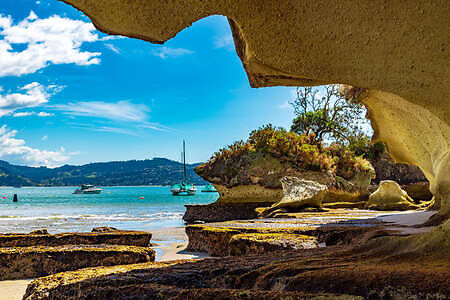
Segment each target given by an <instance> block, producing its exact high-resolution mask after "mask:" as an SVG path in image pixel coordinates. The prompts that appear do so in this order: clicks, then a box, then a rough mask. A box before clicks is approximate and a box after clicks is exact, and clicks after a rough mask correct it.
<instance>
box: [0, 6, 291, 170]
mask: <svg viewBox="0 0 450 300" xmlns="http://www.w3.org/2000/svg"><path fill="white" fill-rule="evenodd" d="M0 87H1V88H0V147H1V148H0V159H4V160H7V161H10V162H13V163H19V164H25V165H32V166H37V165H47V166H51V167H54V166H59V165H63V164H66V163H68V164H84V163H89V162H94V161H110V160H128V159H145V158H153V157H166V158H169V159H177V160H178V159H179V156H180V154H179V153H180V147H181V142H182V140H183V139H186V141H187V146H188V151H187V152H188V153H187V158H188V161H189V162H199V161H205V160H207V159H209V157H210V156H211V154H212V153H213V152H214V151H216V150H218V149H219V148H221V147H223V146H225V145H227V144H230V143H232V142H233V141H235V140H239V139H244V138H247V136H248V133H249V132H250V131H251V130H253V129H255V128H257V127H259V126H261V125H263V124H267V123H272V124H274V125H277V126H283V127H289V126H290V122H291V120H292V118H293V112H292V110H291V108H290V107H289V106H288V105H287V101H291V100H293V97H294V93H293V90H294V89H293V88H286V87H275V88H263V89H252V88H250V86H249V84H248V80H247V77H246V75H245V72H244V69H243V67H242V64H241V62H240V60H239V58H238V57H237V55H236V52H235V50H234V45H233V43H232V38H231V32H230V29H229V26H228V23H227V21H226V19H225V18H224V17H220V16H213V17H209V18H206V19H203V20H200V21H198V22H196V23H195V24H194V25H193V26H191V27H190V28H187V29H185V30H184V31H182V32H180V33H179V34H178V35H177V36H176V37H175V38H173V39H172V40H170V41H168V42H167V43H166V44H164V45H153V44H150V43H148V42H144V41H140V40H136V39H130V38H117V37H111V36H107V35H105V34H103V33H101V32H99V31H97V30H95V29H94V27H93V25H92V24H91V23H90V21H89V19H88V18H87V17H86V16H84V15H83V14H82V13H80V12H79V11H77V10H75V9H73V8H72V7H70V6H68V5H66V4H63V3H60V2H57V1H54V0H40V1H31V0H2V1H1V3H0Z"/></svg>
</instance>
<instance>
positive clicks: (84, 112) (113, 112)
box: [52, 101, 150, 122]
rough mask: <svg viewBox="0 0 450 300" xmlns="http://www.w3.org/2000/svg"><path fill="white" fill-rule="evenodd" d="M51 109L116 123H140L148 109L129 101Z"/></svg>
mask: <svg viewBox="0 0 450 300" xmlns="http://www.w3.org/2000/svg"><path fill="white" fill-rule="evenodd" d="M52 108H54V109H56V110H60V111H64V113H65V114H68V115H73V116H86V117H97V118H104V119H109V120H116V121H126V122H141V121H144V120H146V119H147V118H148V116H147V112H149V111H150V109H149V108H148V107H147V106H146V105H144V104H133V103H131V102H129V101H118V102H115V103H109V102H102V101H91V102H76V103H68V104H61V105H54V106H52Z"/></svg>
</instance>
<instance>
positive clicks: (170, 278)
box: [24, 215, 450, 300]
mask: <svg viewBox="0 0 450 300" xmlns="http://www.w3.org/2000/svg"><path fill="white" fill-rule="evenodd" d="M336 217H338V218H343V215H341V216H336ZM361 217H362V215H361ZM330 220H331V216H330V219H329V221H330ZM299 221H300V220H299ZM355 221H356V220H355ZM318 222H319V223H321V225H322V226H323V225H326V224H327V222H328V221H320V220H318ZM362 222H363V223H367V221H362ZM219 224H221V223H218V224H216V225H215V226H214V227H215V228H216V229H217V231H218V232H219V231H226V230H227V229H228V230H229V231H233V233H234V231H236V233H235V234H236V236H239V235H241V236H242V233H238V232H239V231H240V230H235V229H234V228H238V226H237V224H234V225H233V224H231V223H229V222H224V224H222V225H219ZM247 224H249V225H248V226H247V225H245V224H239V226H240V228H245V227H246V226H247V227H251V226H252V224H251V223H249V222H247ZM287 224H288V223H286V224H285V225H282V226H281V227H283V228H292V226H291V225H287ZM359 224H360V225H361V224H362V223H361V222H359ZM272 225H273V224H272ZM295 226H296V227H299V225H298V224H297V225H295ZM442 226H448V224H447V225H445V224H444V225H442ZM442 226H441V227H442ZM229 227H233V228H229ZM254 227H255V226H254ZM270 227H271V228H272V229H271V230H273V227H276V226H270ZM313 227H314V226H313ZM363 227H364V226H363ZM317 228H320V226H316V228H312V229H311V232H313V231H314V230H315V229H317ZM442 229H443V228H440V230H442ZM295 230H297V229H295ZM438 230H439V228H438ZM304 232H305V231H304ZM311 232H310V233H311ZM265 234H267V233H265ZM342 236H343V235H342V234H341V235H340V237H342ZM419 236H423V234H422V235H419ZM267 237H268V236H267ZM393 238H396V239H403V240H408V239H410V240H411V237H408V236H406V237H405V236H402V237H398V236H396V237H392V236H389V230H387V229H383V228H380V227H379V226H373V227H371V229H369V230H367V228H366V229H364V230H362V231H360V232H359V233H357V234H355V235H354V236H353V240H356V241H358V242H357V243H355V242H352V243H341V244H335V245H334V246H332V247H325V248H313V249H306V248H303V249H297V250H283V249H277V250H276V251H269V252H264V253H259V252H258V253H253V254H252V253H248V254H246V255H237V256H227V257H219V258H206V259H202V260H197V261H192V260H183V261H172V262H167V263H144V264H137V265H127V266H113V267H98V268H89V269H83V270H77V271H73V272H64V273H59V274H55V275H51V276H48V277H42V278H39V279H36V280H34V281H33V282H32V283H31V284H30V285H29V287H28V289H27V292H26V295H25V296H24V299H25V300H37V299H74V300H75V299H109V298H110V299H130V298H132V299H169V298H170V299H186V298H193V297H195V298H198V299H446V298H447V297H448V296H450V283H449V281H448V278H449V276H450V268H449V261H448V252H446V251H448V250H449V247H450V245H449V244H448V241H447V242H446V243H442V244H441V245H442V246H443V247H442V248H441V252H431V253H430V252H427V251H416V250H417V249H419V248H418V247H412V248H407V249H401V251H390V254H391V256H390V258H389V260H386V254H385V252H384V251H386V247H389V245H392V244H390V243H386V239H393ZM319 239H320V238H319ZM411 242H412V243H413V241H411ZM375 244H376V245H378V246H374V245H375ZM425 247H426V246H425Z"/></svg>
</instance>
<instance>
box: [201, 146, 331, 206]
mask: <svg viewBox="0 0 450 300" xmlns="http://www.w3.org/2000/svg"><path fill="white" fill-rule="evenodd" d="M195 171H196V172H197V174H199V175H200V176H201V177H202V178H203V179H205V180H207V181H209V182H211V183H212V184H213V185H214V187H215V188H216V190H217V191H218V192H219V195H220V197H219V199H218V201H217V203H220V204H224V203H256V202H260V203H266V204H267V203H270V204H272V203H275V202H277V201H279V200H281V198H282V197H283V190H282V185H281V178H283V177H284V176H295V177H299V178H307V179H309V180H314V181H317V182H319V183H321V184H325V185H329V186H331V185H333V183H334V177H333V176H332V174H329V173H327V172H325V171H310V170H302V169H299V168H297V167H296V166H295V165H294V164H293V163H291V162H289V161H284V160H282V159H280V158H276V157H274V156H272V155H270V154H265V153H251V154H241V155H238V156H236V157H231V158H229V159H226V160H225V159H217V158H213V159H211V160H210V161H208V162H207V163H205V164H202V165H200V166H198V167H197V168H196V169H195Z"/></svg>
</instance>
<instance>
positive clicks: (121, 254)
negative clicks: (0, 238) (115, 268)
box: [0, 245, 155, 280]
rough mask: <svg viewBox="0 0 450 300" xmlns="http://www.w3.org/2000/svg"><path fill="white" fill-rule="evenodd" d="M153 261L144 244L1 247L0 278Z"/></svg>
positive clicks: (10, 278)
mask: <svg viewBox="0 0 450 300" xmlns="http://www.w3.org/2000/svg"><path fill="white" fill-rule="evenodd" d="M154 260H155V252H154V250H153V249H150V248H147V247H145V248H144V247H135V246H119V245H64V246H55V247H49V246H46V247H41V246H32V247H11V248H0V280H12V279H25V278H36V277H41V276H47V275H50V274H55V273H59V272H64V271H72V270H77V269H82V268H87V267H94V266H112V265H124V264H136V263H141V262H148V261H154Z"/></svg>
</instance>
